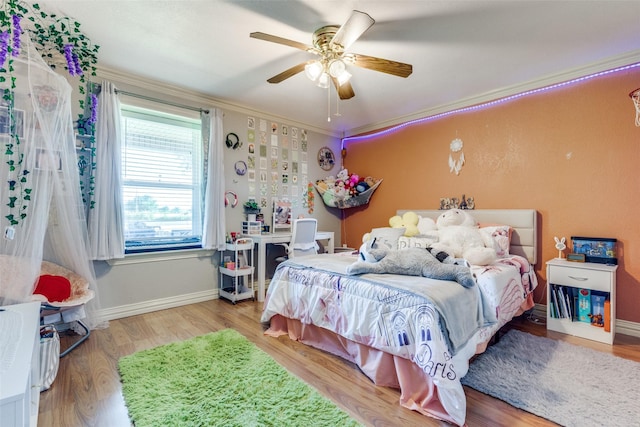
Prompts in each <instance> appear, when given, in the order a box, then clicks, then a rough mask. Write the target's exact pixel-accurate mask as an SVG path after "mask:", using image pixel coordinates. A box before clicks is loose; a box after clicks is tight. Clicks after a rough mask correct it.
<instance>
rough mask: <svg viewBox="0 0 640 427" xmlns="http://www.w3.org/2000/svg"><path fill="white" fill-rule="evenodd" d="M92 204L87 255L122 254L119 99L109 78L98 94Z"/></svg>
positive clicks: (111, 256) (96, 257)
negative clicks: (93, 202)
mask: <svg viewBox="0 0 640 427" xmlns="http://www.w3.org/2000/svg"><path fill="white" fill-rule="evenodd" d="M98 101H99V102H98V120H97V122H96V157H95V163H96V169H95V188H94V201H95V204H94V208H93V209H90V210H89V242H90V251H89V252H90V256H91V259H94V260H108V259H115V258H124V248H125V247H124V229H123V227H124V225H123V217H124V211H123V209H124V208H123V205H122V176H121V169H122V165H121V158H122V153H121V146H122V142H121V133H120V101H119V100H118V95H117V93H116V88H115V87H114V85H113V84H112V83H111V82H108V81H103V82H102V88H101V91H100V94H99V95H98Z"/></svg>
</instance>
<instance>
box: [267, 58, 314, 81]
mask: <svg viewBox="0 0 640 427" xmlns="http://www.w3.org/2000/svg"><path fill="white" fill-rule="evenodd" d="M306 65H307V63H306V62H303V63H301V64H298V65H294V66H293V67H291V68H289V69H288V70H284V71H283V72H281V73H280V74H277V75H275V76H273V77H271V78H270V79H269V80H267V81H268V82H269V83H280V82H281V81H283V80H286V79H288V78H289V77H292V76H295V75H296V74H298V73H299V72H301V71H304V67H305V66H306Z"/></svg>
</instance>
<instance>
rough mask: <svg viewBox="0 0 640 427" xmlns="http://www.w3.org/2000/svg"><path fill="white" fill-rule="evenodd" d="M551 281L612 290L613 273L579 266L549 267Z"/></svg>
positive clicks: (577, 286) (559, 283)
mask: <svg viewBox="0 0 640 427" xmlns="http://www.w3.org/2000/svg"><path fill="white" fill-rule="evenodd" d="M548 280H549V283H552V284H554V285H564V286H572V287H575V288H587V289H592V290H596V291H604V292H610V291H611V273H609V272H607V271H598V270H589V269H585V268H577V267H558V266H554V267H553V268H550V269H549V277H548Z"/></svg>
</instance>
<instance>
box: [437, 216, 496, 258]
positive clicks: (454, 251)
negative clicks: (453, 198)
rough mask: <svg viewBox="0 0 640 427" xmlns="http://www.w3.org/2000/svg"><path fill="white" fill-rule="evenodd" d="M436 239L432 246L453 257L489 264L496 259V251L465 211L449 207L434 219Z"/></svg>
mask: <svg viewBox="0 0 640 427" xmlns="http://www.w3.org/2000/svg"><path fill="white" fill-rule="evenodd" d="M436 226H437V227H438V241H437V242H436V243H434V244H433V245H432V246H433V248H434V249H436V250H438V251H444V252H446V253H448V254H449V255H450V256H452V257H454V258H464V259H465V260H467V261H468V262H469V263H470V264H473V265H489V264H491V263H492V262H494V261H495V260H496V259H497V255H496V251H495V249H493V246H492V247H487V243H488V242H486V241H485V239H484V237H483V235H482V233H481V232H480V229H479V228H478V223H477V222H476V220H475V219H474V218H473V217H472V216H471V214H469V213H468V212H467V211H465V210H462V209H449V210H447V211H445V212H443V213H442V214H440V216H439V217H438V219H437V220H436Z"/></svg>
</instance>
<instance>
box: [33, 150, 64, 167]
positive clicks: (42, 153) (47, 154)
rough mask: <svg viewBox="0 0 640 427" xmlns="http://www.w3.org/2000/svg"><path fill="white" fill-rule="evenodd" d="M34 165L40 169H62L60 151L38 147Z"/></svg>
mask: <svg viewBox="0 0 640 427" xmlns="http://www.w3.org/2000/svg"><path fill="white" fill-rule="evenodd" d="M34 167H35V169H36V170H40V171H61V170H62V157H61V155H60V152H59V151H52V150H45V149H44V148H37V149H36V160H35V164H34Z"/></svg>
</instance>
